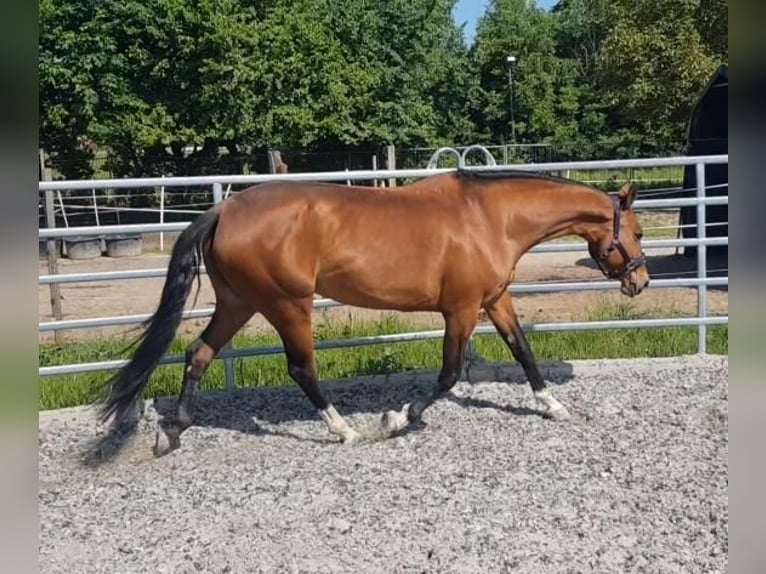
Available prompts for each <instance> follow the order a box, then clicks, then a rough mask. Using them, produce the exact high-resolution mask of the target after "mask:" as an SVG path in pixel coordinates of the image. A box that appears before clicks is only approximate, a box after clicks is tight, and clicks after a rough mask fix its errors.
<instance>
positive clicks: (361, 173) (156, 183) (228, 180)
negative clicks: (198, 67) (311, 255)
mask: <svg viewBox="0 0 766 574" xmlns="http://www.w3.org/2000/svg"><path fill="white" fill-rule="evenodd" d="M728 162H729V156H728V154H724V155H709V156H676V157H667V158H646V159H618V160H603V161H601V160H599V161H581V162H552V163H540V164H514V165H498V166H481V167H479V168H469V167H466V168H465V169H467V170H469V169H480V170H499V171H501V170H504V169H509V168H513V169H515V170H523V171H559V170H567V169H570V170H578V171H579V170H593V169H620V168H637V167H666V166H672V167H675V166H683V165H694V164H696V163H705V164H722V163H728ZM452 171H455V168H435V169H382V170H358V171H342V172H341V171H332V172H314V173H311V172H309V173H284V174H250V175H205V176H190V177H147V178H125V179H89V180H67V181H41V182H39V183H38V188H39V190H40V191H45V190H59V191H64V190H75V189H86V190H91V189H103V188H108V189H119V188H136V187H163V186H164V187H178V186H195V185H199V186H209V185H213V184H214V183H219V184H233V185H236V184H249V183H252V184H255V183H263V182H266V181H274V180H279V181H346V180H351V181H356V180H372V179H391V178H415V177H427V176H429V175H435V174H440V173H449V172H452Z"/></svg>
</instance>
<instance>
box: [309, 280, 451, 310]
mask: <svg viewBox="0 0 766 574" xmlns="http://www.w3.org/2000/svg"><path fill="white" fill-rule="evenodd" d="M433 283H435V282H433ZM316 292H317V293H318V294H319V295H321V296H323V297H327V298H330V299H334V300H335V301H339V302H341V303H345V304H346V305H353V306H355V307H366V308H370V309H392V310H399V311H415V310H422V311H430V310H435V309H437V307H438V301H439V292H438V288H437V286H436V285H433V284H432V282H429V281H427V280H423V277H422V276H420V277H418V276H412V277H405V276H402V275H400V274H395V275H386V274H381V275H377V274H376V275H375V276H371V275H368V274H354V273H333V274H327V275H324V274H320V275H319V276H318V277H317V286H316Z"/></svg>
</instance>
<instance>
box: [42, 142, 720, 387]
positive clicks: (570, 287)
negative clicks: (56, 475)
mask: <svg viewBox="0 0 766 574" xmlns="http://www.w3.org/2000/svg"><path fill="white" fill-rule="evenodd" d="M711 164H728V155H716V156H689V157H672V158H652V159H633V160H610V161H588V162H566V163H563V162H560V163H549V164H533V165H513V166H510V167H513V168H514V169H520V170H533V171H561V170H578V171H584V170H593V169H624V168H640V167H660V166H685V165H694V166H695V169H696V176H697V178H696V179H697V189H696V197H692V198H677V199H639V200H637V201H636V202H635V204H634V206H635V209H639V210H641V209H667V208H675V207H681V206H696V207H697V238H696V239H680V238H679V239H663V240H648V241H644V242H643V243H644V247H645V249H646V251H650V250H653V249H658V248H666V247H677V246H696V247H697V261H698V264H697V273H696V275H697V276H696V277H689V278H673V279H653V280H652V285H651V288H652V289H661V288H670V287H696V289H697V300H698V305H697V311H698V312H697V316H696V317H684V318H658V319H641V320H620V321H596V322H562V323H545V324H534V325H525V326H524V329H525V330H528V331H564V330H592V329H616V328H637V327H638V328H653V327H666V326H696V327H697V330H698V352H699V353H705V352H706V336H707V326H708V325H715V324H728V315H726V316H712V317H711V316H709V315H708V306H707V289H708V288H709V287H712V286H728V283H729V278H728V271H727V272H726V275H725V276H724V277H707V274H708V273H707V249H706V248H707V246H721V245H728V237H711V238H708V237H706V232H705V231H706V226H707V225H706V217H705V211H706V210H705V208H706V206H707V205H726V204H728V199H729V198H728V195H726V196H717V197H706V193H705V192H706V189H709V187H714V186H709V187H707V186H706V185H705V165H711ZM508 167H509V166H487V167H482V168H480V169H485V170H487V169H507V168H508ZM466 169H476V168H466ZM449 171H453V169H452V168H431V169H407V170H364V171H353V172H349V171H343V172H319V173H293V174H279V175H276V174H273V175H229V176H223V175H221V176H201V177H177V178H174V177H162V178H142V179H119V180H83V181H47V182H40V183H39V190H40V191H47V190H54V191H63V190H93V189H115V188H140V187H159V186H164V187H174V186H203V187H211V188H212V195H213V200H214V202H216V203H217V202H219V201H221V200H222V199H223V193H222V186H223V185H224V184H256V183H262V182H265V181H272V180H275V179H280V180H291V181H343V182H345V181H347V180H351V181H358V180H374V179H378V180H382V179H392V178H393V179H403V178H420V177H426V176H430V175H434V174H435V173H446V172H449ZM187 225H189V224H188V223H162V224H141V225H110V226H87V227H84V226H83V227H69V228H53V229H41V230H40V231H39V236H40V238H41V239H52V238H66V237H72V236H80V237H82V236H89V235H98V236H105V235H113V234H123V233H154V232H177V231H181V230H183V229H184V228H185V227H186V226H187ZM586 250H587V246H586V245H585V244H584V243H571V244H566V243H565V244H544V245H538V246H536V247H535V248H533V249H532V250H531V252H577V251H586ZM166 271H167V270H166V269H165V268H160V269H141V270H127V271H108V272H95V273H70V274H54V275H40V276H39V284H40V285H46V284H48V285H51V284H57V283H58V284H65V283H84V282H92V281H123V280H126V279H143V278H150V277H163V276H164V275H165V274H166ZM203 272H204V268H203ZM618 286H619V283H618V282H616V281H581V282H536V283H522V284H514V285H512V286H511V288H510V290H511V292H513V293H550V292H561V291H590V290H608V289H614V288H617V287H618ZM341 305H342V304H341V303H338V302H336V301H332V300H330V299H318V300H316V301H315V303H314V308H317V309H319V308H327V307H336V306H341ZM212 311H213V310H212V309H196V310H192V311H187V312H185V313H184V318H185V319H189V318H202V317H208V316H210V315H212ZM148 317H149V315H147V314H137V315H123V316H113V317H95V318H85V319H67V320H61V321H46V322H41V323H39V324H38V328H39V331H41V332H50V331H57V330H64V329H86V328H96V327H108V326H118V325H131V324H137V323H141V322H143V321H144V320H146V319H147V318H148ZM482 333H494V328H493V327H491V326H481V327H478V328H477V330H476V334H482ZM442 335H443V331H441V330H437V331H422V332H416V333H400V334H394V335H382V336H375V337H361V338H355V339H343V340H336V341H322V342H318V343H317V344H316V348H317V349H325V348H340V347H354V346H366V345H374V344H380V343H394V342H405V341H417V340H427V339H438V338H441V336H442ZM281 352H282V348H281V347H257V348H246V349H230V348H227V349H224V350H222V351H221V352H220V353H219V354H218V357H217V358H218V359H222V360H224V362H225V363H226V364H227V368H226V373H227V377H226V379H227V380H226V384H227V386H229V387H231V386H233V385H234V369H233V368H231V361H232V359H233V358H240V357H250V356H262V355H269V354H276V353H281ZM183 360H184V358H183V356H180V355H169V356H165V357H163V359H162V361H161V363H162V364H167V363H178V362H183ZM123 364H125V361H123V360H113V361H100V362H95V363H77V364H69V365H52V366H45V367H39V369H38V372H39V375H40V376H53V375H64V374H75V373H87V372H94V371H102V370H111V369H116V368H119V367H121V366H122V365H123Z"/></svg>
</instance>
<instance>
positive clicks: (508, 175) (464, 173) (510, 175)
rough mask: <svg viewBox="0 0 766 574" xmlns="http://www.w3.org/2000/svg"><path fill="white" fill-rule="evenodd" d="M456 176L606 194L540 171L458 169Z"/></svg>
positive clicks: (594, 188)
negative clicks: (532, 182) (531, 182)
mask: <svg viewBox="0 0 766 574" xmlns="http://www.w3.org/2000/svg"><path fill="white" fill-rule="evenodd" d="M456 174H457V177H458V178H460V179H537V180H540V181H550V182H553V183H563V184H566V185H575V186H578V187H585V188H587V189H590V190H593V191H598V192H599V193H604V191H603V190H601V189H599V188H597V187H594V186H592V185H588V184H587V183H582V182H579V181H575V180H573V179H569V178H566V177H560V176H557V175H551V174H549V173H542V172H539V171H525V170H521V169H512V168H508V169H486V170H485V169H477V168H471V169H466V168H458V169H457V171H456Z"/></svg>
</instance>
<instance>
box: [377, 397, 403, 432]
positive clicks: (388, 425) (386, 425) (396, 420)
mask: <svg viewBox="0 0 766 574" xmlns="http://www.w3.org/2000/svg"><path fill="white" fill-rule="evenodd" d="M409 410H410V405H409V404H406V405H404V407H402V410H401V411H398V412H397V411H387V412H385V413H383V415H382V416H381V417H380V429H381V431H383V432H384V433H385V434H387V435H389V436H390V435H393V434H395V433H398V432H399V431H401V430H402V429H404V428H406V427H407V425H408V424H409V422H410V421H409V417H408V416H407V414H408V412H409Z"/></svg>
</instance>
